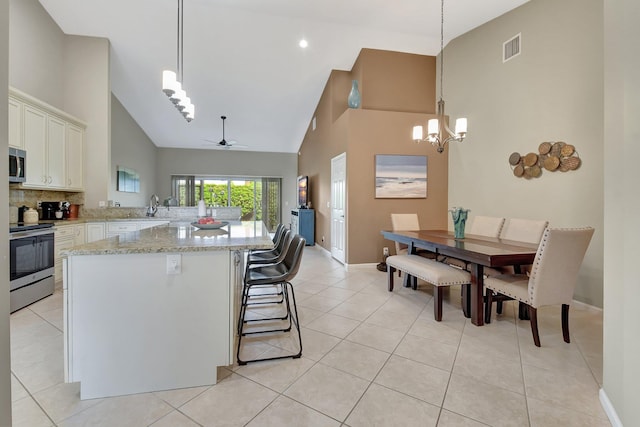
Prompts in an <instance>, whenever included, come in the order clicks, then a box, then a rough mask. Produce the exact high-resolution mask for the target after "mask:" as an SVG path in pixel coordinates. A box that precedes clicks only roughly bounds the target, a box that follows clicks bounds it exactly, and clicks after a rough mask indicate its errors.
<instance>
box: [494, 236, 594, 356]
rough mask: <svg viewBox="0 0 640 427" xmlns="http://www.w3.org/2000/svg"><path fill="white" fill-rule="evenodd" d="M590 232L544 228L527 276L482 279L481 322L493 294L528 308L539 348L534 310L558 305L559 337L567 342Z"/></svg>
mask: <svg viewBox="0 0 640 427" xmlns="http://www.w3.org/2000/svg"><path fill="white" fill-rule="evenodd" d="M593 232H594V229H593V228H591V227H585V228H573V229H569V228H547V229H546V230H545V232H544V235H543V237H542V240H541V241H540V244H539V246H538V251H537V253H536V257H535V259H534V261H533V267H532V269H531V273H530V275H529V276H527V275H526V274H522V273H521V274H502V275H498V276H489V277H487V278H486V279H485V280H484V285H485V288H486V290H487V303H486V306H485V322H486V323H490V322H491V303H492V300H493V295H494V293H497V294H498V295H506V296H508V297H510V298H513V299H515V300H518V301H520V302H522V303H524V304H526V305H527V306H528V309H529V317H530V319H531V333H532V334H533V342H534V343H535V345H536V346H537V347H540V335H539V333H538V320H537V319H538V318H537V310H538V308H539V307H542V306H547V305H555V304H562V335H563V338H564V341H565V342H567V343H568V342H570V338H569V306H570V305H571V301H572V300H573V291H574V290H575V286H576V282H577V281H578V272H579V270H580V265H581V264H582V260H583V258H584V254H585V253H586V251H587V248H588V247H589V242H590V241H591V237H592V236H593Z"/></svg>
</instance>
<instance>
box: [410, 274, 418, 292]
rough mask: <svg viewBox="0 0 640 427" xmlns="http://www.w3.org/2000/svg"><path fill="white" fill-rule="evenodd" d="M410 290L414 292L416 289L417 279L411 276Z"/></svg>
mask: <svg viewBox="0 0 640 427" xmlns="http://www.w3.org/2000/svg"><path fill="white" fill-rule="evenodd" d="M411 279H412V280H411V289H413V290H414V291H415V290H416V289H418V278H417V277H416V276H411Z"/></svg>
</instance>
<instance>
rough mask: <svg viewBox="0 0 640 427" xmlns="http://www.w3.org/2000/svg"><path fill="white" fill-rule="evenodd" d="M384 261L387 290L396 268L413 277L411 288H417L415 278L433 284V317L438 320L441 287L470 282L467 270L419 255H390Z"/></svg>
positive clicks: (440, 308)
mask: <svg viewBox="0 0 640 427" xmlns="http://www.w3.org/2000/svg"><path fill="white" fill-rule="evenodd" d="M386 263H387V277H388V280H389V292H392V291H393V276H394V273H395V271H396V270H401V271H404V272H405V273H406V274H408V275H410V276H412V277H413V279H412V280H413V289H416V288H417V280H416V278H417V279H422V280H424V281H425V282H427V283H430V284H432V285H433V286H434V292H433V293H434V295H433V298H434V302H433V317H434V318H435V319H436V320H437V321H438V322H439V321H441V320H442V289H441V288H442V287H444V286H451V285H468V284H470V283H471V274H470V273H469V272H468V271H465V270H462V269H459V268H455V267H451V266H449V265H447V264H444V263H441V262H438V261H435V260H433V259H428V258H425V257H422V256H420V255H392V256H390V257H388V258H387V260H386Z"/></svg>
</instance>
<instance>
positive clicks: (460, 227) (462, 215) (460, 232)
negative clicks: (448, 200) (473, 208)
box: [449, 208, 470, 239]
mask: <svg viewBox="0 0 640 427" xmlns="http://www.w3.org/2000/svg"><path fill="white" fill-rule="evenodd" d="M469 211H470V209H464V208H451V209H449V212H451V219H453V236H454V237H455V238H456V239H464V226H465V224H466V223H467V215H468V214H469Z"/></svg>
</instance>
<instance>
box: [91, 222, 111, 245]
mask: <svg viewBox="0 0 640 427" xmlns="http://www.w3.org/2000/svg"><path fill="white" fill-rule="evenodd" d="M105 237H106V234H105V224H104V222H88V223H87V243H91V242H97V241H98V240H102V239H104V238H105Z"/></svg>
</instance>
